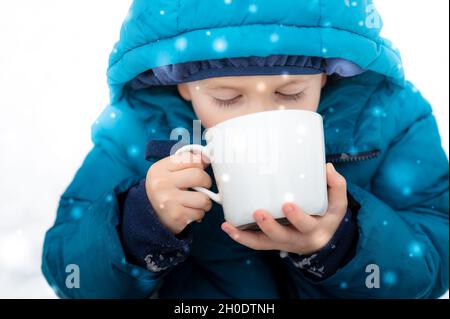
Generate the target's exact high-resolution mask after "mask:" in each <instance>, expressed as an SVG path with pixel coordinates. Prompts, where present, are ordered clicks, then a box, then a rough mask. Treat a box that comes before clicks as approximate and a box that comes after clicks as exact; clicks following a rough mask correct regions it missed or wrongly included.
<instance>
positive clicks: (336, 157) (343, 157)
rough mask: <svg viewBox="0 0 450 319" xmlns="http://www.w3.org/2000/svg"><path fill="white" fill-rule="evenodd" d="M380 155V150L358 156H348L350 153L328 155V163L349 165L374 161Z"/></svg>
mask: <svg viewBox="0 0 450 319" xmlns="http://www.w3.org/2000/svg"><path fill="white" fill-rule="evenodd" d="M380 153H381V151H380V150H372V151H366V152H360V153H356V154H348V153H341V154H332V155H327V156H326V158H327V162H331V163H348V162H358V161H365V160H369V159H373V158H375V157H378V156H379V155H380Z"/></svg>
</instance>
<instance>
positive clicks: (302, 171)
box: [175, 110, 328, 229]
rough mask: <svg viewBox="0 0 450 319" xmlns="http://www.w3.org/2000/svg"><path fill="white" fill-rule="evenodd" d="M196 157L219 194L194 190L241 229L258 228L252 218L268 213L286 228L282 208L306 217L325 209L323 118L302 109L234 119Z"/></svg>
mask: <svg viewBox="0 0 450 319" xmlns="http://www.w3.org/2000/svg"><path fill="white" fill-rule="evenodd" d="M205 139H206V141H207V145H206V146H202V145H198V144H195V145H185V146H183V147H181V148H180V149H179V150H177V151H176V153H175V154H177V153H180V152H186V151H190V152H194V153H195V152H199V153H202V154H204V155H205V156H206V157H207V158H208V159H209V161H210V162H211V165H212V169H213V173H214V177H215V180H216V184H217V189H218V191H219V192H218V193H217V194H216V193H213V192H211V191H210V190H208V189H206V188H203V187H194V189H195V190H197V191H199V192H201V193H203V194H205V195H207V196H208V197H209V198H211V199H212V200H213V201H215V202H216V203H218V204H221V205H222V206H223V211H224V217H225V220H227V221H228V222H230V223H231V224H233V225H234V226H235V227H238V228H240V229H258V226H257V225H256V223H255V221H254V218H253V213H254V212H255V211H256V210H258V209H265V210H267V211H268V212H269V213H270V214H271V215H272V216H273V217H274V218H275V219H277V220H278V221H279V222H280V223H282V224H289V222H288V221H287V219H286V218H285V216H284V213H283V211H282V209H281V207H282V205H283V204H284V203H285V202H293V203H295V204H297V205H298V206H299V207H301V208H302V210H303V211H305V212H306V213H307V214H310V215H323V214H325V212H326V210H327V206H328V198H327V182H326V163H325V143H324V132H323V120H322V116H321V115H320V114H318V113H316V112H312V111H305V110H275V111H265V112H258V113H252V114H248V115H243V116H239V117H235V118H232V119H230V120H226V121H224V122H221V123H219V124H217V125H216V126H214V127H211V128H209V129H207V130H206V132H205Z"/></svg>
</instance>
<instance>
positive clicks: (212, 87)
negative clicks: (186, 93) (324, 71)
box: [206, 78, 308, 90]
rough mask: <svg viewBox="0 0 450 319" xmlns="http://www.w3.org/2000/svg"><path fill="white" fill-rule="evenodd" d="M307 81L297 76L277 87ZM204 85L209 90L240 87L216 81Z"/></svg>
mask: <svg viewBox="0 0 450 319" xmlns="http://www.w3.org/2000/svg"><path fill="white" fill-rule="evenodd" d="M307 81H308V79H299V78H297V79H294V80H291V81H289V82H287V83H283V84H282V85H281V86H279V87H278V88H284V87H286V86H289V85H292V84H299V83H304V82H307ZM206 87H207V88H208V89H211V90H218V89H228V90H229V89H231V90H236V89H240V87H238V86H233V85H227V84H221V83H217V84H214V83H213V84H210V85H206Z"/></svg>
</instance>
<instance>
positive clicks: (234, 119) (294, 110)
mask: <svg viewBox="0 0 450 319" xmlns="http://www.w3.org/2000/svg"><path fill="white" fill-rule="evenodd" d="M275 112H283V113H286V112H289V113H292V112H295V113H298V112H302V113H307V114H310V115H313V114H315V115H316V116H319V117H321V118H322V115H321V114H320V113H318V112H315V111H311V110H297V109H284V110H270V111H261V112H255V113H250V114H245V115H240V116H237V117H233V118H231V119H228V120H225V121H223V122H220V123H218V124H216V125H214V126H212V127H210V129H212V128H219V127H221V126H224V125H226V124H229V123H230V122H233V121H237V120H241V119H243V118H247V117H250V116H255V115H258V116H263V115H266V114H267V113H275ZM322 119H323V118H322Z"/></svg>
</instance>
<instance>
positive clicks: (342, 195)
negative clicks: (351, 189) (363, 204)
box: [327, 163, 347, 211]
mask: <svg viewBox="0 0 450 319" xmlns="http://www.w3.org/2000/svg"><path fill="white" fill-rule="evenodd" d="M327 184H328V188H329V189H328V202H329V210H330V211H333V208H342V207H344V206H345V207H346V206H347V182H346V180H345V178H344V176H342V175H341V174H339V173H338V172H337V171H336V169H335V168H334V166H333V164H331V163H328V164H327Z"/></svg>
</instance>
